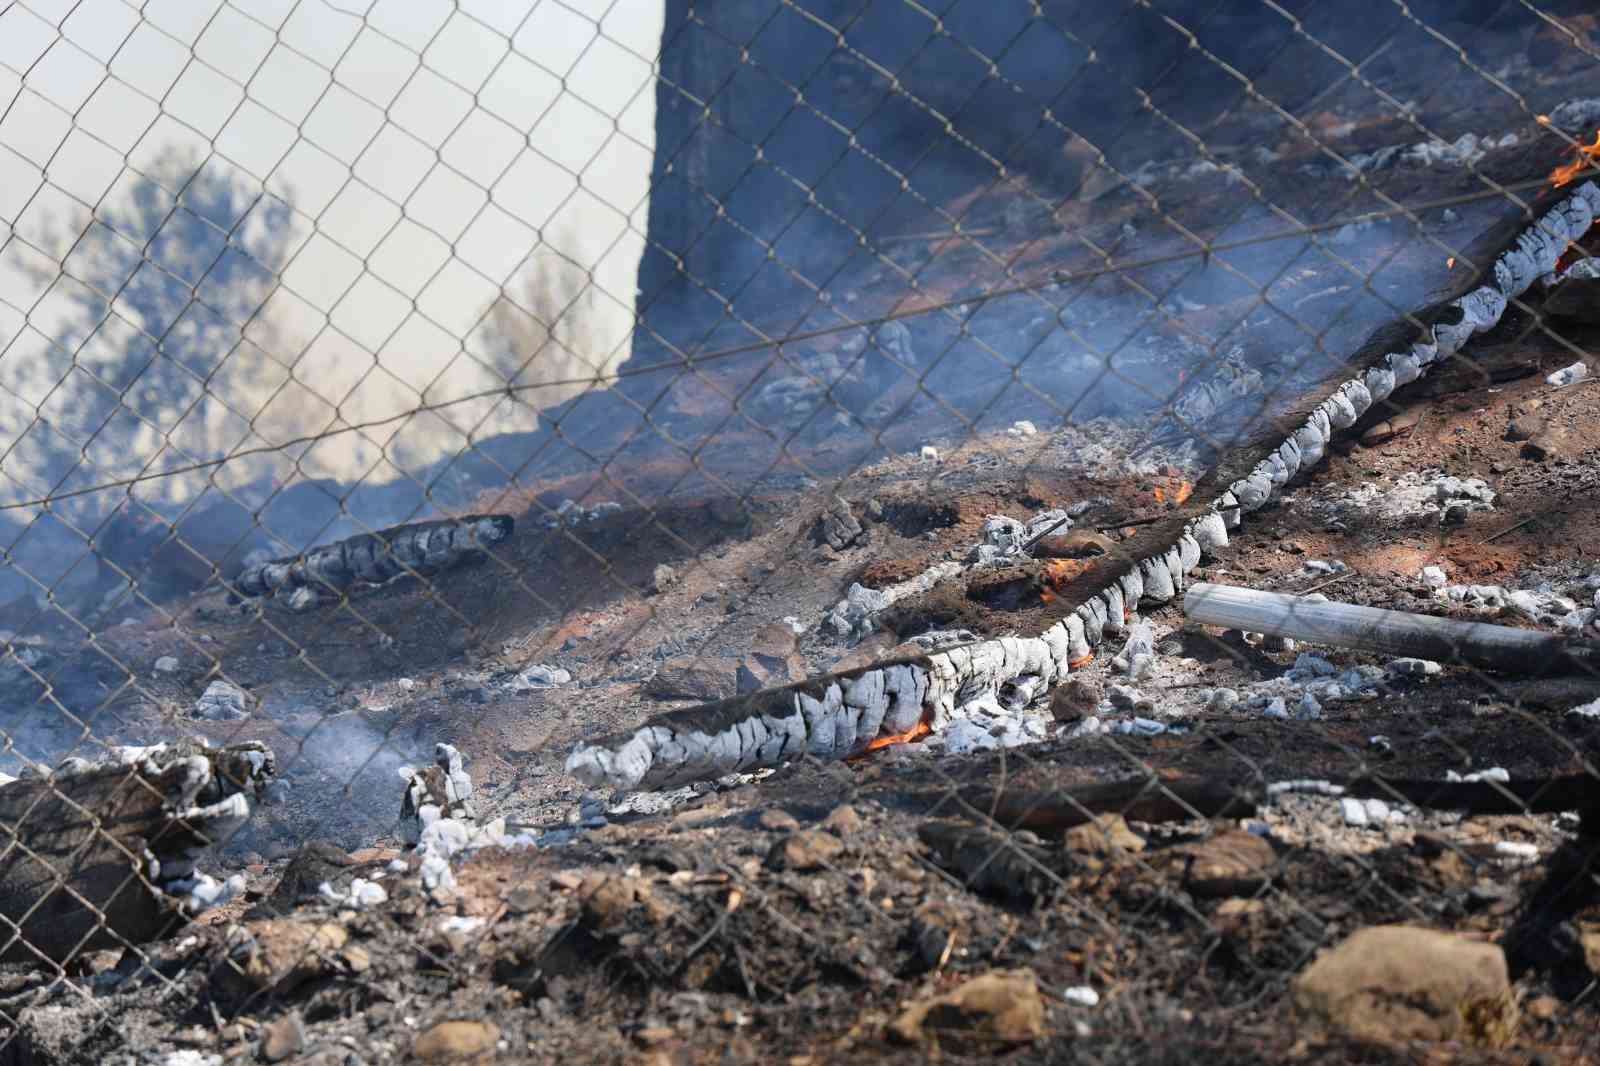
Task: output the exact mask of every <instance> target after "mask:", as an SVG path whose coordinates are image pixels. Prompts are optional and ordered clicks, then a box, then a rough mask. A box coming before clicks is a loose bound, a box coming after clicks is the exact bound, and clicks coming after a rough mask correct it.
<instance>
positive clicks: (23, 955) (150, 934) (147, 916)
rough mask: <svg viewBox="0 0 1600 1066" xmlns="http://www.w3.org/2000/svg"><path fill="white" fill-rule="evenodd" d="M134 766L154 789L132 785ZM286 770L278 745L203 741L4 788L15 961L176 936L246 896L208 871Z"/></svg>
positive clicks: (2, 895) (29, 777) (82, 763)
mask: <svg viewBox="0 0 1600 1066" xmlns="http://www.w3.org/2000/svg"><path fill="white" fill-rule="evenodd" d="M130 771H134V772H136V773H137V774H138V776H139V778H140V780H141V781H142V784H138V785H136V787H129V785H130ZM276 771H277V762H276V759H275V758H274V756H273V753H272V751H271V749H269V748H267V747H266V746H265V745H264V744H260V743H256V742H247V743H244V744H238V745H234V746H231V747H227V748H213V747H211V746H210V745H208V744H207V743H206V742H205V741H204V740H203V739H200V738H195V739H191V740H181V741H171V742H167V743H162V744H156V745H151V746H148V747H125V748H115V749H112V750H111V751H110V752H108V753H107V755H106V756H105V757H104V758H103V759H100V760H93V761H91V760H86V759H82V758H75V759H72V760H69V761H68V762H66V763H64V764H63V765H62V766H61V767H59V768H57V769H56V770H55V771H53V772H50V773H44V772H42V771H40V770H39V769H38V768H36V767H35V768H32V769H31V770H30V771H29V772H28V773H27V774H26V775H25V776H24V777H23V778H21V779H18V780H16V781H12V782H10V783H9V784H5V785H3V786H0V823H3V824H5V825H6V826H8V827H10V828H9V832H10V833H11V834H12V835H13V836H14V838H15V841H16V843H17V844H18V845H19V846H17V847H13V848H9V849H8V850H7V853H6V855H5V857H4V858H3V859H0V917H3V918H4V919H5V920H6V922H7V924H8V925H9V926H10V927H11V928H13V929H15V928H17V926H20V927H21V940H20V941H17V942H15V943H13V944H12V946H11V947H10V948H8V949H6V951H5V952H4V954H3V956H0V957H4V958H6V959H8V960H10V961H26V962H32V961H36V960H37V959H38V958H39V957H41V956H42V957H45V958H49V959H54V960H56V961H62V960H65V959H67V958H69V957H71V956H73V955H75V954H79V953H82V952H86V951H93V950H96V949H99V948H107V947H116V946H122V945H125V944H127V943H141V942H144V941H148V940H152V939H156V938H158V937H160V936H162V935H164V934H165V933H166V932H167V931H168V930H169V929H171V928H173V926H174V925H175V924H176V923H175V919H176V918H177V917H178V916H180V915H182V914H194V913H197V912H199V911H203V910H206V909H209V908H211V907H214V906H218V905H220V904H222V903H225V902H227V901H228V900H229V899H231V898H233V896H235V895H237V894H238V893H239V892H240V891H242V890H243V887H244V880H243V878H242V877H239V876H237V875H236V876H234V877H230V878H228V879H226V880H224V881H217V880H216V879H214V878H212V877H210V876H209V875H207V874H205V873H202V872H200V871H199V870H198V869H197V864H198V863H199V862H200V860H201V859H202V858H203V857H204V856H205V855H206V853H207V852H208V851H210V850H211V849H212V848H213V847H216V846H219V845H221V844H225V843H227V842H228V841H229V840H230V839H231V838H232V837H233V836H234V834H236V833H237V832H238V831H239V829H240V828H242V827H243V825H244V824H245V822H246V821H247V820H249V818H250V815H251V812H252V810H253V805H254V804H255V803H256V802H258V801H260V800H262V799H263V798H264V796H265V794H266V788H267V786H268V784H269V783H270V782H271V780H272V778H273V776H274V775H275V773H276Z"/></svg>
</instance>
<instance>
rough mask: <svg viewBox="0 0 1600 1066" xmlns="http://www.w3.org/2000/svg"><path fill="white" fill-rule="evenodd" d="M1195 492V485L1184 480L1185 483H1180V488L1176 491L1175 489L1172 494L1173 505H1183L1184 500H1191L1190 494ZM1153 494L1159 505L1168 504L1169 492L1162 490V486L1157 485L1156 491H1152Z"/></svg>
mask: <svg viewBox="0 0 1600 1066" xmlns="http://www.w3.org/2000/svg"><path fill="white" fill-rule="evenodd" d="M1193 491H1194V485H1192V484H1191V483H1190V482H1189V481H1187V480H1184V481H1180V482H1178V487H1177V488H1176V489H1174V490H1173V492H1172V497H1171V499H1172V502H1173V503H1182V502H1183V501H1184V500H1187V499H1188V498H1189V493H1191V492H1193ZM1151 492H1152V493H1153V494H1154V495H1155V498H1156V502H1157V503H1166V502H1167V498H1168V497H1167V490H1166V489H1164V488H1162V487H1161V486H1160V485H1157V486H1156V487H1155V488H1154V489H1152V490H1151Z"/></svg>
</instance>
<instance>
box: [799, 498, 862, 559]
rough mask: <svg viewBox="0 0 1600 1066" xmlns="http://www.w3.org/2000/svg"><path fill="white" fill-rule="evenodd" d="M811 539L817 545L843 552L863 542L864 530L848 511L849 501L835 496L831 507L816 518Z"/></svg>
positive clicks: (852, 513) (853, 514)
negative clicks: (824, 545)
mask: <svg viewBox="0 0 1600 1066" xmlns="http://www.w3.org/2000/svg"><path fill="white" fill-rule="evenodd" d="M812 537H813V539H815V541H816V542H817V543H818V544H826V545H827V546H828V547H830V548H832V549H833V550H834V551H844V550H845V549H846V548H850V547H853V546H854V545H856V544H857V543H859V542H862V541H865V540H866V530H865V529H864V528H863V527H862V525H861V522H860V520H859V519H857V518H856V516H855V513H854V512H852V511H851V510H850V501H848V500H846V499H845V498H844V497H843V496H835V497H834V498H833V505H832V506H831V507H829V508H828V509H827V510H826V511H824V512H823V513H822V514H821V515H819V516H818V518H817V524H816V528H815V529H814V530H813V531H812Z"/></svg>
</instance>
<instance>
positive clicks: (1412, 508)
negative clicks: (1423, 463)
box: [1309, 470, 1495, 524]
mask: <svg viewBox="0 0 1600 1066" xmlns="http://www.w3.org/2000/svg"><path fill="white" fill-rule="evenodd" d="M1494 500H1495V492H1494V490H1493V489H1491V488H1490V487H1489V486H1488V485H1487V484H1485V483H1484V481H1483V480H1482V479H1481V478H1458V477H1453V476H1451V475H1447V474H1445V473H1444V472H1443V471H1440V470H1420V471H1412V472H1409V473H1406V474H1402V475H1401V476H1400V477H1399V478H1397V479H1396V480H1395V482H1394V485H1393V486H1392V487H1390V488H1384V487H1383V486H1380V485H1378V484H1375V483H1373V482H1371V481H1364V482H1362V483H1361V484H1360V485H1358V486H1356V487H1355V488H1351V489H1344V490H1341V491H1340V492H1339V494H1338V495H1336V496H1333V497H1332V498H1331V499H1327V500H1313V501H1312V502H1311V503H1310V505H1309V506H1310V509H1312V510H1313V511H1314V512H1317V513H1319V514H1320V515H1321V516H1322V517H1324V518H1326V519H1332V520H1337V521H1339V522H1340V523H1344V524H1348V523H1352V522H1362V521H1367V520H1370V519H1371V518H1372V517H1374V516H1375V517H1377V518H1380V519H1384V520H1387V521H1401V520H1404V519H1414V518H1419V517H1430V516H1442V514H1443V512H1444V511H1445V510H1446V509H1448V508H1453V507H1459V508H1464V509H1465V511H1467V512H1469V513H1470V512H1472V511H1492V510H1494Z"/></svg>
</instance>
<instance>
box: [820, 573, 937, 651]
mask: <svg viewBox="0 0 1600 1066" xmlns="http://www.w3.org/2000/svg"><path fill="white" fill-rule="evenodd" d="M960 572H961V564H960V563H957V562H943V563H935V564H934V565H933V566H930V567H929V568H928V569H926V570H924V571H923V572H922V573H920V574H918V575H916V576H915V577H913V578H910V579H909V580H906V581H901V582H898V583H896V584H893V585H889V586H888V587H886V588H881V589H869V588H867V587H866V586H865V585H862V584H860V583H859V582H852V583H851V585H850V588H849V591H847V592H846V593H845V596H844V599H842V600H840V601H839V602H838V603H836V604H834V606H833V609H832V610H830V611H829V612H828V613H827V614H826V615H825V616H823V619H822V627H823V630H824V631H825V632H828V633H832V634H834V635H835V636H839V637H843V638H845V639H846V640H860V639H861V638H863V637H865V636H867V635H868V634H870V633H871V632H872V631H873V628H874V619H875V618H876V617H877V616H878V615H879V614H882V613H883V612H884V611H886V610H888V609H889V608H890V607H891V606H893V605H894V604H895V603H897V602H899V601H900V600H903V599H906V598H908V597H911V596H919V595H921V594H922V593H924V592H927V591H928V590H929V589H931V588H933V587H934V586H935V585H937V584H939V582H941V581H944V580H945V579H946V578H949V577H954V576H955V575H956V574H959V573H960Z"/></svg>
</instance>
